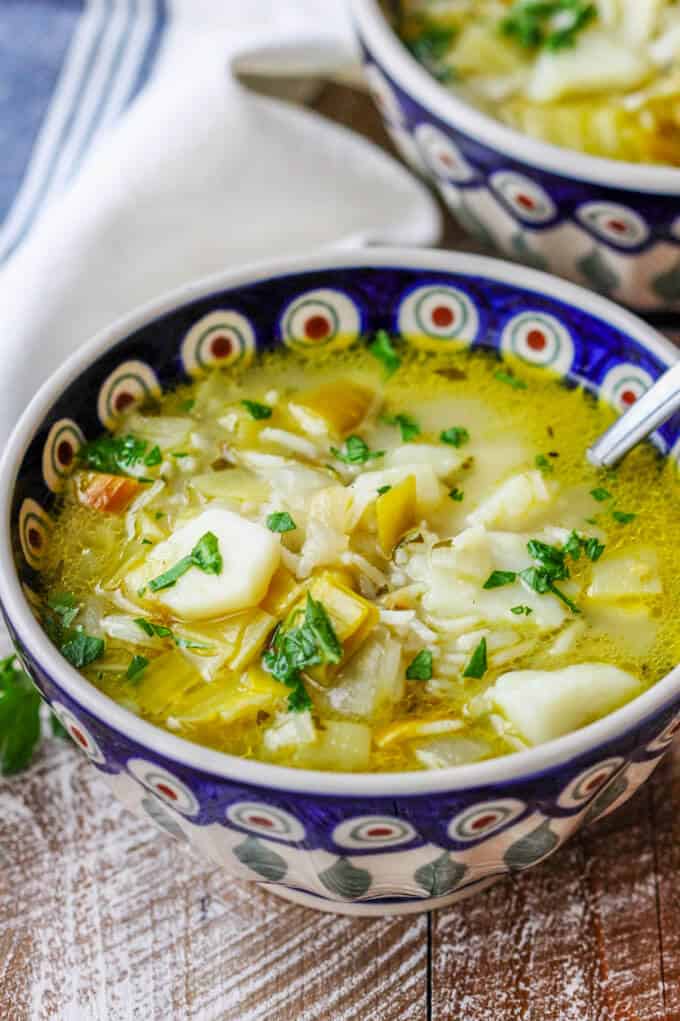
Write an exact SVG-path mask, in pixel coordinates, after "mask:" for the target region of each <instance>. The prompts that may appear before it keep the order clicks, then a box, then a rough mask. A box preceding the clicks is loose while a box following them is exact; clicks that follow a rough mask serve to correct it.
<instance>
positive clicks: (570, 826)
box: [0, 249, 680, 914]
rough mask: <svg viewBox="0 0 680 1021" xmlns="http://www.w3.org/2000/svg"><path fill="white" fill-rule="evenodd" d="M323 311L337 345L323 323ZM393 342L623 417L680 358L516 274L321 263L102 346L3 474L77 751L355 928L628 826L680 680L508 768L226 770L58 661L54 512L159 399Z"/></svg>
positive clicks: (4, 543)
mask: <svg viewBox="0 0 680 1021" xmlns="http://www.w3.org/2000/svg"><path fill="white" fill-rule="evenodd" d="M428 297H434V298H436V300H434V301H433V300H427V299H428ZM442 306H443V307H445V308H447V309H448V310H449V311H450V312H451V314H452V317H453V321H454V326H453V327H451V326H446V327H442V326H441V325H439V326H438V325H437V322H439V323H441V322H442V319H445V320H449V319H450V318H451V317H442V316H441V315H433V313H436V312H437V310H438V309H439V308H440V307H442ZM428 310H429V312H428ZM428 315H430V316H432V318H430V319H428ZM320 316H323V317H324V318H325V319H326V320H327V325H328V330H327V333H326V335H325V336H324V338H323V339H322V340H319V339H318V333H319V331H318V329H314V330H309V331H308V329H307V326H308V323H309V321H310V320H311V319H312V318H313V319H314V325H315V327H318V319H319V317H320ZM435 320H436V321H435ZM380 327H385V328H387V329H390V330H396V329H398V330H400V332H401V333H402V334H403V336H404V337H405V339H406V340H407V341H408V340H409V339H412V340H413V341H414V342H416V341H417V342H419V343H422V342H423V337H425V338H426V341H425V342H426V343H427V344H428V345H429V346H430V347H442V348H446V347H447V346H461V345H462V346H465V345H467V346H473V345H481V346H484V347H489V348H493V349H496V350H497V351H498V353H499V357H502V355H503V352H506V351H513V352H514V353H515V354H517V355H519V357H520V358H524V359H525V360H527V361H529V362H531V364H533V365H535V366H545V367H546V368H547V369H551V370H553V371H558V372H559V373H561V374H562V375H563V376H565V377H567V376H568V377H570V378H572V379H576V380H579V381H582V382H585V383H586V384H588V385H589V386H590V387H591V388H592V390H593V391H594V392H599V393H601V394H604V395H606V396H607V397H609V398H610V400H611V401H613V402H614V403H615V404H618V405H619V406H620V407H622V408H623V407H625V406H626V405H627V404H628V403H629V402H630V401H631V400H634V399H635V397H636V396H637V395H639V394H640V393H641V392H643V391H644V390H645V388H646V387H648V386H649V385H650V383H651V382H652V380H654V379H656V378H657V377H658V376H659V375H660V373H662V372H663V371H664V369H666V367H667V366H669V365H670V364H672V363H673V362H674V361H675V360H676V359H677V357H678V355H677V352H676V351H675V350H674V348H673V347H672V346H671V345H670V344H669V343H667V342H666V341H664V340H663V339H662V338H660V337H659V336H657V334H656V333H654V331H653V330H651V329H650V328H649V327H648V326H646V325H644V324H643V323H642V322H640V321H639V320H637V319H635V318H634V317H633V316H631V315H630V314H628V313H627V312H624V311H622V310H621V309H619V308H617V307H615V306H614V305H611V304H610V303H609V302H607V301H605V300H604V299H602V298H598V297H596V296H594V295H592V294H589V293H587V292H584V291H582V290H581V289H579V288H577V287H574V286H573V285H571V284H567V283H563V282H560V281H558V280H555V279H554V278H552V277H548V276H545V275H543V274H541V273H536V272H534V271H531V270H526V269H524V268H521V267H518V266H511V265H504V264H503V263H500V262H496V261H494V260H491V259H481V258H474V257H470V256H461V255H453V254H450V253H443V252H423V251H401V250H394V251H391V250H378V249H376V250H372V251H370V252H366V253H361V254H356V253H355V254H345V255H333V256H331V255H322V256H318V257H315V258H309V259H301V260H297V261H294V262H292V261H288V262H286V263H284V264H277V265H267V266H265V267H260V268H259V269H253V270H249V271H244V272H243V273H240V274H231V275H228V276H224V277H223V278H219V279H212V280H210V281H208V282H204V283H201V284H198V285H196V286H195V287H192V288H189V289H187V290H184V291H182V292H181V293H179V294H175V295H171V296H170V297H167V298H164V299H162V300H161V301H159V302H158V303H156V304H155V305H153V306H151V307H147V308H145V309H143V310H142V311H141V312H140V313H138V314H136V315H135V316H133V317H132V318H131V319H128V320H127V321H125V322H123V323H119V324H117V325H115V326H114V327H112V328H111V329H109V330H107V331H105V332H104V333H103V334H101V335H100V336H99V337H97V338H96V339H95V340H94V341H93V342H92V343H90V344H88V345H87V346H86V347H84V348H83V349H81V350H80V351H78V352H77V354H76V355H74V356H73V357H72V358H71V359H70V360H69V361H68V362H67V363H66V364H65V365H64V366H63V367H62V368H61V369H60V371H59V372H58V373H57V374H56V375H55V376H54V377H53V378H52V379H51V380H50V381H49V382H48V383H47V384H46V385H45V386H44V387H43V388H42V389H41V390H40V392H39V393H38V395H37V397H36V398H35V399H34V400H33V401H32V403H31V405H30V406H29V408H28V409H27V411H26V412H25V414H24V416H23V417H22V419H21V421H20V423H19V425H18V426H17V428H16V430H15V432H14V434H13V436H12V438H11V440H10V442H9V446H8V449H7V451H6V452H5V456H4V460H3V462H2V467H1V469H0V470H1V471H2V478H3V482H4V485H3V487H2V493H1V494H0V520H2V523H3V524H2V535H1V536H0V600H1V601H2V605H3V608H4V614H5V617H6V620H7V623H8V626H9V628H10V630H11V632H12V635H13V637H14V640H15V642H16V645H17V648H18V650H19V652H20V655H21V658H22V659H23V661H24V664H25V666H26V669H27V670H28V672H29V673H30V674H31V675H32V677H33V678H34V680H35V682H36V684H37V685H38V687H39V689H40V691H41V692H42V694H43V696H44V697H45V699H46V701H47V702H49V704H50V705H51V707H52V709H53V710H54V712H55V713H56V714H57V716H58V717H59V719H60V720H61V721H62V723H63V724H64V726H65V728H66V730H67V731H68V733H69V734H70V735H71V737H72V738H73V740H74V741H75V743H76V744H77V745H78V746H79V747H80V748H81V749H82V751H83V752H84V753H85V755H87V756H88V758H89V759H90V760H91V762H92V763H93V764H94V766H95V768H96V769H98V770H100V772H101V773H102V774H103V775H104V776H106V777H107V779H108V780H109V782H110V784H111V786H112V788H113V790H114V791H115V792H116V794H118V796H119V797H120V798H122V800H123V801H124V802H125V803H126V804H127V805H128V806H129V807H130V808H132V809H133V810H134V811H137V812H140V813H142V814H146V815H148V816H149V818H150V819H151V820H152V821H153V822H154V823H156V825H158V826H159V827H160V828H161V829H163V830H165V831H166V832H168V833H171V834H172V835H173V836H174V837H176V838H177V839H178V840H181V841H185V842H189V843H190V844H192V845H194V846H195V847H196V849H198V850H199V851H201V852H203V853H204V854H206V855H207V856H209V857H211V858H212V859H213V860H215V861H216V862H218V863H219V864H221V865H223V866H224V867H225V868H226V869H228V870H230V871H231V872H233V873H234V874H235V875H237V876H239V877H242V878H246V879H251V880H255V881H256V882H260V883H266V884H268V885H270V886H271V887H272V889H273V890H274V891H276V892H277V893H280V894H282V895H283V896H286V897H289V898H290V899H292V900H296V901H300V902H301V903H304V904H308V905H312V906H314V907H317V908H321V909H323V910H328V911H339V912H346V913H352V914H389V913H400V912H412V911H420V910H422V909H426V908H431V907H436V906H438V905H442V904H446V903H449V902H451V901H454V900H456V899H458V898H460V897H464V896H467V895H468V894H470V893H472V892H474V891H475V890H479V889H482V888H483V887H485V886H487V885H488V884H489V883H492V882H493V881H494V880H495V879H496V878H498V877H499V876H501V875H503V874H505V873H507V872H514V871H518V870H522V869H526V868H529V867H530V866H531V865H534V864H536V863H537V862H539V861H542V860H543V859H544V858H545V857H547V856H548V855H549V854H551V853H552V852H553V851H554V850H555V849H556V848H557V847H558V846H559V845H560V844H561V843H562V841H564V840H566V839H567V837H569V836H570V835H571V834H572V833H574V831H575V830H577V829H578V828H579V827H580V826H583V825H584V824H585V823H587V822H590V821H591V820H592V819H595V818H598V817H599V816H601V815H604V814H605V813H607V812H610V811H612V810H613V809H614V808H616V807H617V806H618V805H620V804H621V803H622V802H624V801H625V800H626V799H627V798H629V797H630V796H631V794H632V793H633V792H634V791H635V790H636V789H637V788H638V787H639V786H640V784H641V783H642V782H643V781H644V780H645V779H646V778H647V777H648V776H649V774H650V773H651V771H652V770H653V769H654V767H655V766H656V765H657V763H658V762H659V760H660V758H661V756H662V755H663V753H664V752H665V751H666V749H667V748H668V746H669V744H670V742H671V739H672V734H673V732H674V729H676V728H677V727H678V726H679V725H680V669H679V670H675V671H674V672H673V673H672V674H671V675H670V676H668V677H666V678H665V679H664V680H662V681H660V682H659V683H658V684H657V685H656V686H655V687H654V688H652V689H651V690H650V691H648V692H646V693H645V694H644V695H642V696H641V697H640V698H638V699H637V700H636V701H635V702H633V703H631V704H630V705H627V706H625V707H624V708H623V709H620V710H619V711H618V712H616V713H613V714H612V715H611V716H609V717H607V718H606V719H604V720H601V721H599V722H598V723H594V724H592V725H591V726H588V727H586V728H584V729H583V730H580V731H578V732H577V733H575V734H571V735H569V736H567V737H564V738H561V739H560V740H558V741H554V742H552V743H550V744H547V745H545V746H543V747H539V748H536V749H533V750H530V751H526V752H521V753H519V754H516V755H513V756H510V757H507V758H503V759H498V760H495V761H490V762H484V763H481V764H477V765H471V766H464V767H459V768H457V769H447V770H441V771H435V772H418V773H402V774H387V775H386V774H382V775H381V774H363V775H358V774H349V775H348V774H345V775H337V774H328V773H315V772H311V771H303V770H294V769H286V768H283V767H278V766H270V765H266V764H263V763H260V762H252V761H245V760H242V759H238V758H234V757H231V756H228V755H223V754H220V753H218V752H215V751H211V750H209V749H207V748H201V747H197V746H195V745H193V744H191V743H189V742H187V741H185V740H182V739H180V738H179V737H176V736H175V735H173V734H170V733H167V732H165V731H163V730H160V729H157V728H155V727H153V726H151V725H150V724H148V723H146V722H144V721H143V720H140V719H138V718H137V717H136V716H134V715H132V714H131V713H130V712H128V711H127V710H125V709H124V708H122V706H119V705H116V704H115V703H114V702H112V701H111V700H110V699H109V698H107V697H106V696H105V695H103V694H102V693H100V692H99V691H97V690H96V689H95V688H94V687H92V686H91V685H90V684H88V682H87V681H85V680H84V679H83V678H82V677H81V676H80V675H79V674H78V673H77V672H76V671H75V670H74V669H73V668H72V667H71V666H69V664H68V663H67V662H66V660H64V659H62V658H61V657H60V656H59V654H58V653H57V652H56V650H55V648H54V647H53V646H52V645H51V644H50V642H49V640H48V639H47V637H46V635H45V634H44V633H43V631H42V630H41V628H40V627H39V625H38V624H37V623H36V620H35V619H34V616H33V613H32V607H33V604H34V603H35V601H36V596H35V591H34V590H35V586H36V570H37V569H39V567H40V560H41V556H42V554H43V553H44V550H45V548H46V546H47V544H48V543H49V541H50V511H51V508H52V506H53V503H54V500H55V497H56V495H57V494H58V492H59V489H60V487H61V485H62V484H63V480H64V478H65V476H66V475H67V474H68V472H69V470H70V468H71V466H72V464H73V461H74V454H75V453H76V451H77V448H78V446H79V445H80V443H82V441H83V438H84V437H85V436H87V437H90V438H91V437H93V436H95V435H96V434H97V433H99V432H100V431H101V429H102V428H103V426H105V425H107V424H109V423H111V422H112V421H113V420H114V419H115V417H116V414H117V413H118V412H119V411H120V410H121V409H122V408H127V407H129V406H130V405H131V404H134V402H136V401H139V400H140V399H142V398H144V396H145V395H146V394H149V393H156V392H158V391H160V390H161V389H162V388H164V387H168V386H172V385H173V384H175V383H177V382H178V381H185V380H186V379H187V378H190V377H198V376H200V375H201V374H202V373H203V372H205V371H206V369H208V368H209V367H210V366H213V365H227V364H230V363H235V362H239V361H240V362H242V363H244V362H247V360H248V359H250V358H252V356H253V354H254V352H255V350H256V349H257V348H259V347H271V346H272V345H277V344H285V345H288V346H291V347H294V348H295V349H296V350H297V351H299V352H302V353H304V354H307V355H309V357H310V358H313V357H314V354H315V351H316V350H317V349H318V348H319V346H320V345H321V346H325V345H327V344H328V343H333V342H334V341H335V342H336V343H343V342H345V341H351V340H352V339H353V338H355V337H358V336H359V335H360V334H362V333H364V332H365V331H374V330H376V329H378V328H380ZM310 334H313V335H314V336H313V337H312V336H310ZM529 334H531V344H528V343H527V337H528V336H529ZM541 337H542V338H543V343H542V344H539V343H538V340H539V338H541ZM314 338H317V339H314ZM26 371H27V372H30V366H27V368H26ZM679 437H680V421H677V420H676V421H674V422H671V423H669V424H668V425H666V426H665V427H664V428H663V429H662V430H661V432H660V433H659V434H658V435H657V436H656V441H657V443H658V444H659V446H660V447H661V448H662V449H663V450H664V451H665V452H667V453H668V456H671V457H675V458H676V459H677V458H678V457H680V439H679Z"/></svg>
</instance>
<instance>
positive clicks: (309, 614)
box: [305, 593, 342, 663]
mask: <svg viewBox="0 0 680 1021" xmlns="http://www.w3.org/2000/svg"><path fill="white" fill-rule="evenodd" d="M305 626H307V627H309V628H311V630H312V632H313V634H314V637H315V638H316V641H317V644H318V646H319V648H320V649H321V652H322V655H323V657H324V660H325V662H326V663H339V662H340V660H341V659H342V645H341V644H340V642H339V641H338V636H337V635H336V633H335V630H334V628H333V625H332V624H331V621H330V617H329V616H328V614H327V613H326V610H325V609H324V606H323V604H322V603H320V602H318V601H317V600H316V599H314V597H313V596H312V595H310V593H307V606H306V608H305Z"/></svg>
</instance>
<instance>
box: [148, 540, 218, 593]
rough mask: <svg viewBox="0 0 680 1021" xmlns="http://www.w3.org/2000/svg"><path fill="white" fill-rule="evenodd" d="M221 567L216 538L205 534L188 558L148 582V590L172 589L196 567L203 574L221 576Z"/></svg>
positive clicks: (183, 558)
mask: <svg viewBox="0 0 680 1021" xmlns="http://www.w3.org/2000/svg"><path fill="white" fill-rule="evenodd" d="M222 566H223V564H222V554H221V553H220V550H219V546H218V542H217V536H216V535H214V533H213V532H206V533H205V535H203V536H201V538H200V539H199V540H198V542H197V543H196V545H195V546H194V548H193V549H192V551H191V553H190V554H189V556H187V557H182V559H181V560H180V561H178V562H177V563H176V564H175V565H174V567H171V568H170V569H169V570H167V571H164V573H163V574H159V575H158V577H157V578H153V579H152V580H151V581H150V582H149V588H150V589H151V591H152V592H160V591H161V589H166V588H172V586H173V585H174V584H176V582H177V581H178V579H179V578H181V577H182V575H183V574H186V573H187V571H188V570H189V569H190V568H191V567H198V568H199V570H201V571H203V572H204V573H205V574H221V573H222Z"/></svg>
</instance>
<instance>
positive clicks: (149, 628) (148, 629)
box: [135, 617, 155, 638]
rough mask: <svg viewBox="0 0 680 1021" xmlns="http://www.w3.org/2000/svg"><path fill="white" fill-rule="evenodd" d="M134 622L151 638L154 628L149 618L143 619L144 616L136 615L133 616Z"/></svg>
mask: <svg viewBox="0 0 680 1021" xmlns="http://www.w3.org/2000/svg"><path fill="white" fill-rule="evenodd" d="M135 624H136V625H137V626H138V627H140V628H141V629H142V631H143V632H144V634H145V635H148V636H149V638H153V636H154V634H155V629H154V626H153V624H152V623H151V621H150V620H145V619H144V617H137V618H135Z"/></svg>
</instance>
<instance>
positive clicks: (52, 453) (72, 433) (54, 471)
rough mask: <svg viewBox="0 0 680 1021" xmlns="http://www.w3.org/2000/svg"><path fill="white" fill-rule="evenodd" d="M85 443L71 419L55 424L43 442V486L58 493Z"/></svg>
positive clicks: (60, 420) (64, 419)
mask: <svg viewBox="0 0 680 1021" xmlns="http://www.w3.org/2000/svg"><path fill="white" fill-rule="evenodd" d="M84 442H85V437H84V436H83V434H82V432H81V430H80V427H79V426H78V425H77V423H76V422H74V421H73V419H71V418H61V419H59V421H58V422H55V423H54V425H53V426H52V428H51V429H50V431H49V433H48V434H47V439H46V440H45V446H44V447H43V456H42V470H43V478H44V480H45V485H46V486H47V488H48V489H51V490H52V492H53V493H58V492H59V490H60V489H61V488H62V487H63V485H64V483H65V481H66V479H67V478H68V477H69V475H70V474H71V472H72V471H73V469H74V467H75V464H76V457H77V454H78V451H79V450H80V448H81V447H82V445H83V443H84Z"/></svg>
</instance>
